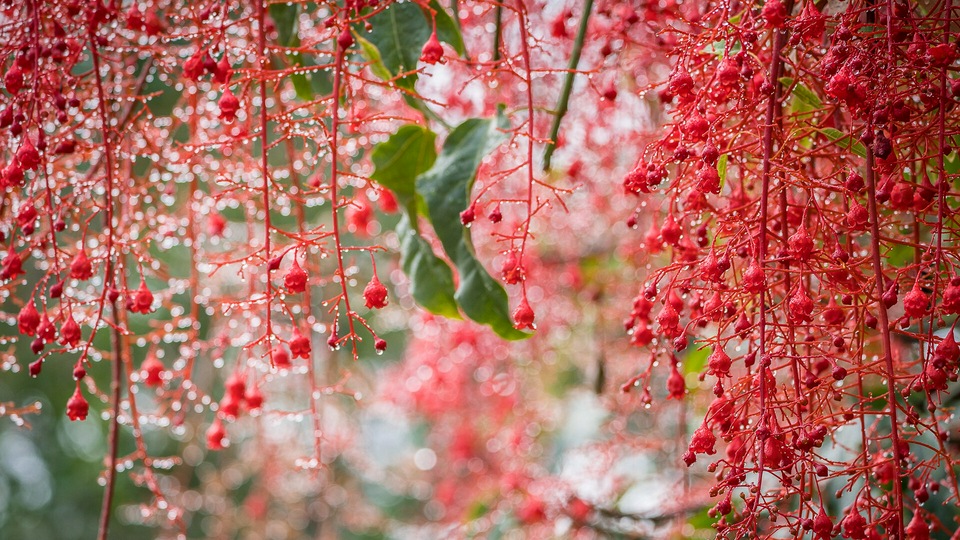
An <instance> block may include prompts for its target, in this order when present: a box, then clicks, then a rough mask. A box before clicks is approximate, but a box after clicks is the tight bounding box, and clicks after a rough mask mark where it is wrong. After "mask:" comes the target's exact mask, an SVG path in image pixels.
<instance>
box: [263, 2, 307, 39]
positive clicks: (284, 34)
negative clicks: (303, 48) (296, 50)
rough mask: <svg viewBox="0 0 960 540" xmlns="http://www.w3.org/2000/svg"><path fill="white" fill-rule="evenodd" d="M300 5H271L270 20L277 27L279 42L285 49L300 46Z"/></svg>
mask: <svg viewBox="0 0 960 540" xmlns="http://www.w3.org/2000/svg"><path fill="white" fill-rule="evenodd" d="M299 16H300V4H270V18H271V19H273V22H274V24H275V25H276V27H277V37H278V38H279V39H277V42H278V43H280V45H283V46H284V47H296V46H297V45H299V44H300V36H299V33H298V31H297V30H298V28H299V22H300V21H299Z"/></svg>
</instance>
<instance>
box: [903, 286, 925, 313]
mask: <svg viewBox="0 0 960 540" xmlns="http://www.w3.org/2000/svg"><path fill="white" fill-rule="evenodd" d="M929 304H930V299H929V298H927V295H925V294H923V291H921V290H920V283H919V282H914V283H913V289H910V292H908V293H907V295H906V296H904V297H903V311H904V312H905V313H906V314H907V316H908V317H914V318H917V317H923V314H924V313H926V312H927V306H928V305H929Z"/></svg>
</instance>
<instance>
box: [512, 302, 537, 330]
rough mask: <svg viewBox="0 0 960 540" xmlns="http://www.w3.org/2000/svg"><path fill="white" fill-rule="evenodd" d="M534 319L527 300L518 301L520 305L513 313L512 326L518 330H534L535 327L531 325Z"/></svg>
mask: <svg viewBox="0 0 960 540" xmlns="http://www.w3.org/2000/svg"><path fill="white" fill-rule="evenodd" d="M534 318H535V315H534V313H533V309H531V308H530V304H529V303H528V302H527V298H526V297H524V298H523V299H522V300H520V305H518V306H517V309H516V310H515V311H514V312H513V325H514V326H515V327H516V328H517V329H518V330H523V329H524V328H529V329H530V330H536V328H537V326H536V325H535V324H534V323H533V320H534Z"/></svg>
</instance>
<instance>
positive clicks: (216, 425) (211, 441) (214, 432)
mask: <svg viewBox="0 0 960 540" xmlns="http://www.w3.org/2000/svg"><path fill="white" fill-rule="evenodd" d="M226 437H227V431H226V430H225V429H223V422H221V421H220V419H219V418H217V419H216V420H214V421H213V423H212V424H210V428H209V429H207V448H209V449H211V450H223V446H224V445H223V443H224V439H226Z"/></svg>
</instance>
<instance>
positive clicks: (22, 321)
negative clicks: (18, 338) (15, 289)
mask: <svg viewBox="0 0 960 540" xmlns="http://www.w3.org/2000/svg"><path fill="white" fill-rule="evenodd" d="M39 325H40V313H39V312H37V308H36V306H34V305H33V299H32V298H31V299H30V300H28V301H27V303H26V304H25V305H24V306H23V308H21V309H20V314H19V315H17V326H18V327H19V329H20V333H21V334H26V335H28V336H32V335H35V334H36V333H37V326H39Z"/></svg>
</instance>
